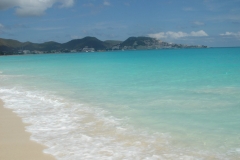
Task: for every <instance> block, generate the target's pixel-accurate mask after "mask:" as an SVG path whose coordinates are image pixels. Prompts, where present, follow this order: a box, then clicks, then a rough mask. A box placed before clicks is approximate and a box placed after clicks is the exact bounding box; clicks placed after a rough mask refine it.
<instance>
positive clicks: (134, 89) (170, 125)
mask: <svg viewBox="0 0 240 160" xmlns="http://www.w3.org/2000/svg"><path fill="white" fill-rule="evenodd" d="M0 99H2V100H3V101H4V103H5V107H6V108H10V109H12V110H13V111H14V112H15V113H17V114H18V115H19V116H20V117H21V118H22V119H23V122H25V123H30V124H31V125H30V126H27V127H26V131H28V132H30V133H31V134H32V136H31V139H32V140H34V141H37V142H38V143H41V144H43V145H46V146H47V149H45V150H44V152H45V153H49V154H52V155H53V156H55V157H56V158H57V159H59V160H86V159H102V160H107V159H109V160H111V159H113V160H115V159H119V160H120V159H129V160H133V159H134V160H158V159H159V160H165V159H174V160H175V159H183V160H195V159H196V160H198V159H199V160H200V159H201V160H202V159H204V160H205V159H224V160H226V159H229V160H235V159H240V48H208V49H163V50H143V51H118V52H117V51H116V52H94V53H66V54H42V55H22V56H1V57H0Z"/></svg>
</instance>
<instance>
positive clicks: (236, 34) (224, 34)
mask: <svg viewBox="0 0 240 160" xmlns="http://www.w3.org/2000/svg"><path fill="white" fill-rule="evenodd" d="M220 35H221V36H236V37H240V32H236V33H234V32H226V33H223V34H220Z"/></svg>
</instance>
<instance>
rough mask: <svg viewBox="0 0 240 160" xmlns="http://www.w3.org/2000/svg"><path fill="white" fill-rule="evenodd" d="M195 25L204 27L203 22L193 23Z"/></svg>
mask: <svg viewBox="0 0 240 160" xmlns="http://www.w3.org/2000/svg"><path fill="white" fill-rule="evenodd" d="M193 24H195V25H197V26H202V25H204V23H203V22H199V21H195V22H193Z"/></svg>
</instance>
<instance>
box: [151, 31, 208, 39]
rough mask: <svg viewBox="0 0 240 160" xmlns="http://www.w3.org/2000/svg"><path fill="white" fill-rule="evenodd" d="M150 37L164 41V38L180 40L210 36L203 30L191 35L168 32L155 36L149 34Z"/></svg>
mask: <svg viewBox="0 0 240 160" xmlns="http://www.w3.org/2000/svg"><path fill="white" fill-rule="evenodd" d="M148 36H149V37H152V38H157V39H164V38H173V39H178V38H183V37H203V36H208V34H207V33H206V32H205V31H203V30H200V31H197V32H194V31H192V32H191V33H185V32H181V31H180V32H172V31H168V32H159V33H155V34H148Z"/></svg>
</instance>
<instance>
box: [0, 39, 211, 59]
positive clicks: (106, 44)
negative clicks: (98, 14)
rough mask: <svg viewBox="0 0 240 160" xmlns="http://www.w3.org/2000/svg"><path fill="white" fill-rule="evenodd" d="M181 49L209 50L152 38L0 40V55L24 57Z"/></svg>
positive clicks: (198, 46)
mask: <svg viewBox="0 0 240 160" xmlns="http://www.w3.org/2000/svg"><path fill="white" fill-rule="evenodd" d="M175 48H176V49H178V48H179V49H180V48H208V47H207V46H204V45H185V44H175V43H168V42H163V41H161V40H157V39H155V38H151V37H129V38H128V39H126V40H125V41H117V40H107V41H101V40H99V39H97V38H96V37H85V38H82V39H74V40H71V41H69V42H66V43H57V42H53V41H51V42H45V43H32V42H24V43H23V42H19V41H17V40H12V39H3V38H0V55H11V54H14V55H17V54H20V55H23V54H30V53H32V54H45V53H78V52H105V51H122V50H123V51H125V50H155V49H175Z"/></svg>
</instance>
